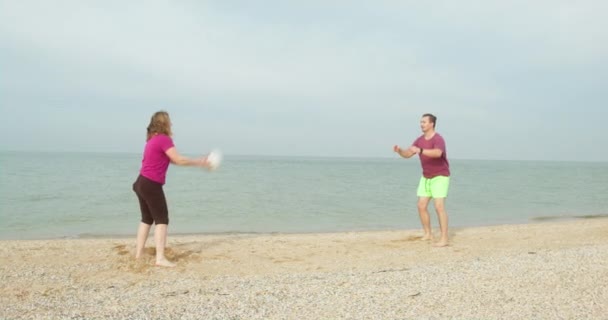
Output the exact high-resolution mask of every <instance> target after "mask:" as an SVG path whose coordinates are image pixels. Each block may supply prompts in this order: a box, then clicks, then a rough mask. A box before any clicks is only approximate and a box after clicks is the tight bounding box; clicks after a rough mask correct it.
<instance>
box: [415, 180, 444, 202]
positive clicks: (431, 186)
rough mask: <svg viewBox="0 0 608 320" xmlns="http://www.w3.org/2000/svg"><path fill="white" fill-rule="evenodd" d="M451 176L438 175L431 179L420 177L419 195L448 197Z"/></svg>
mask: <svg viewBox="0 0 608 320" xmlns="http://www.w3.org/2000/svg"><path fill="white" fill-rule="evenodd" d="M449 186H450V177H446V176H436V177H434V178H431V179H427V178H425V177H422V178H420V183H419V184H418V196H419V197H425V198H447V196H448V188H449Z"/></svg>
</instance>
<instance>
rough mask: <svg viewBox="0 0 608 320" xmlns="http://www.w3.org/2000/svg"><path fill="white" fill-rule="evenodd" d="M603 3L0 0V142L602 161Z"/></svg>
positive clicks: (605, 108)
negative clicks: (431, 128)
mask: <svg viewBox="0 0 608 320" xmlns="http://www.w3.org/2000/svg"><path fill="white" fill-rule="evenodd" d="M606 12H608V2H606V1H562V0H552V1H545V0H538V1H521V0H513V1H482V0H479V1H472V0H471V1H468V0H463V1H432V2H424V1H407V0H403V1H381V0H380V1H316V0H307V1H186V0H185V1H114V0H103V1H78V0H73V1H68V0H57V1H42V0H41V1H31V0H19V1H8V0H0V112H1V114H2V115H3V120H4V121H2V122H3V124H2V125H1V126H0V150H13V151H20V150H24V151H62V152H63V151H77V152H78V151H82V152H133V153H140V152H141V151H142V150H143V146H144V144H145V128H146V126H147V125H148V123H149V120H150V116H151V115H152V114H153V113H154V112H156V111H158V110H166V111H168V112H169V113H170V115H171V119H172V122H173V126H174V127H173V131H174V141H175V144H176V147H177V149H178V150H179V151H180V152H182V153H186V154H204V153H206V152H208V151H209V150H211V149H215V148H218V149H220V150H222V151H223V152H224V153H225V154H226V155H230V154H234V155H237V154H239V155H281V156H313V157H394V156H395V154H394V153H393V152H392V146H393V145H394V144H399V145H402V146H408V145H410V144H411V143H412V142H413V141H414V140H415V138H416V137H417V136H419V135H420V134H421V132H420V127H419V121H420V117H421V115H422V114H424V113H427V112H430V113H433V114H435V115H436V116H437V118H438V120H437V131H438V132H439V133H440V134H441V135H442V136H443V137H444V139H445V141H446V144H447V154H448V157H449V158H452V159H488V160H580V161H608V132H606V129H605V128H606V124H605V121H606V120H608V93H607V92H608V90H606V89H607V87H608V19H605V13H606Z"/></svg>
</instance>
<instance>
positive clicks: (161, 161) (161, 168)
mask: <svg viewBox="0 0 608 320" xmlns="http://www.w3.org/2000/svg"><path fill="white" fill-rule="evenodd" d="M173 146H174V145H173V140H172V139H171V137H169V136H166V135H164V134H157V135H155V136H153V137H152V138H150V140H148V142H147V143H146V148H145V149H144V158H143V160H142V161H141V170H140V171H139V173H140V174H141V175H142V176H144V177H146V178H148V179H150V180H152V181H155V182H158V183H160V184H165V177H166V175H167V169H169V163H170V162H171V161H170V159H169V157H168V156H167V154H166V153H165V152H166V151H167V150H169V149H171V148H172V147H173Z"/></svg>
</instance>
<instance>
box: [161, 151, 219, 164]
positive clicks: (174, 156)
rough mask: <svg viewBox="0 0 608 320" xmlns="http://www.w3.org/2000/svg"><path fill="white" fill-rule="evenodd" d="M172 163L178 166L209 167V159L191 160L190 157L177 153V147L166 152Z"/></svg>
mask: <svg viewBox="0 0 608 320" xmlns="http://www.w3.org/2000/svg"><path fill="white" fill-rule="evenodd" d="M165 154H166V155H167V157H169V160H171V163H173V164H175V165H178V166H197V167H208V166H209V163H208V162H207V157H203V158H200V159H190V158H188V157H184V156H182V155H181V154H179V153H178V152H177V149H175V147H171V148H169V149H167V151H165Z"/></svg>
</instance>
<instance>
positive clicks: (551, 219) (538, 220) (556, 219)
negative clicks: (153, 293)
mask: <svg viewBox="0 0 608 320" xmlns="http://www.w3.org/2000/svg"><path fill="white" fill-rule="evenodd" d="M596 219H600V220H601V219H608V213H600V214H584V215H567V216H566V215H564V216H538V217H533V218H531V219H529V220H528V221H527V222H519V223H518V222H506V223H488V224H475V225H466V226H455V227H452V226H450V227H449V228H450V230H462V229H469V228H486V227H503V226H521V225H534V224H542V223H561V222H571V221H579V220H596ZM434 222H435V225H434V226H433V232H436V231H437V230H439V226H438V225H437V222H436V221H434ZM134 230H135V229H134ZM418 230H421V227H416V228H403V229H399V228H393V229H360V230H337V231H310V232H282V231H272V232H248V231H219V232H185V233H174V232H171V229H169V238H173V237H176V238H178V237H197V236H232V235H249V236H264V235H314V234H344V233H353V232H355V233H359V232H362V233H368V232H416V231H418ZM135 231H136V230H135ZM135 231H133V233H132V234H114V235H112V234H99V235H98V234H89V233H85V234H78V235H74V236H55V237H40V238H23V239H18V238H0V242H2V241H45V240H78V239H131V238H134V237H135V233H136V232H135ZM153 231H154V226H152V229H151V232H150V235H152V234H153V233H154V232H153Z"/></svg>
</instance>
